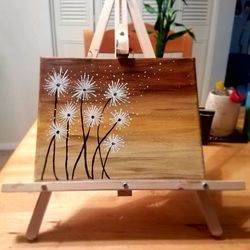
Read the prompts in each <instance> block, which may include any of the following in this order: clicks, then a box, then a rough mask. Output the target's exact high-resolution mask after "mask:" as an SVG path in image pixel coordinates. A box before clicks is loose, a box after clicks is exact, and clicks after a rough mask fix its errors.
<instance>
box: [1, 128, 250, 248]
mask: <svg viewBox="0 0 250 250" xmlns="http://www.w3.org/2000/svg"><path fill="white" fill-rule="evenodd" d="M35 140H36V124H35V125H34V126H33V127H32V128H31V129H30V131H29V132H28V134H27V135H26V136H25V138H24V139H23V141H22V143H21V144H20V145H19V147H18V148H17V150H16V151H15V152H14V154H13V155H12V157H11V158H10V159H9V161H8V162H7V163H6V165H5V167H4V169H3V170H2V172H1V173H0V183H9V182H11V183H12V182H25V181H28V182H30V181H32V180H33V171H34V167H33V162H34V157H35ZM204 156H205V165H206V172H207V179H215V180H217V179H218V180H242V179H243V180H245V181H246V185H247V190H246V191H237V192H236V191H230V192H229V191H227V192H218V191H216V192H215V191H214V192H211V197H212V200H213V203H214V205H215V207H216V210H217V212H218V216H219V219H220V221H221V224H222V227H223V229H224V236H223V237H222V238H221V239H219V240H218V239H214V238H212V237H210V236H209V233H208V230H207V226H206V223H205V221H204V218H203V216H202V214H201V211H200V209H199V207H198V203H197V202H196V196H195V195H194V193H193V192H192V191H134V192H133V196H132V197H117V193H116V192H115V191H103V192H97V191H95V192H94V191H88V192H87V191H85V192H57V193H53V195H52V199H51V201H50V204H49V206H48V209H47V212H46V214H45V218H44V221H43V224H42V227H41V231H40V235H39V237H38V240H37V241H36V242H35V243H29V242H27V240H26V238H25V231H26V229H27V226H28V223H29V220H30V217H31V214H32V211H33V208H34V206H35V203H36V199H37V197H38V194H37V193H0V249H133V250H136V249H192V250H193V249H202V250H204V249H241V250H242V249H250V175H249V173H250V157H249V156H250V144H213V145H209V146H206V147H204Z"/></svg>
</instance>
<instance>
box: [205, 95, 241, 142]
mask: <svg viewBox="0 0 250 250" xmlns="http://www.w3.org/2000/svg"><path fill="white" fill-rule="evenodd" d="M205 109H210V110H214V111H215V114H214V118H213V122H212V126H211V132H210V133H211V135H214V136H222V137H224V136H229V135H231V134H232V133H233V131H234V129H235V126H236V123H237V120H238V116H239V110H240V103H234V102H232V101H231V99H230V97H229V96H224V95H216V94H214V93H213V91H211V92H210V93H209V95H208V98H207V101H206V105H205Z"/></svg>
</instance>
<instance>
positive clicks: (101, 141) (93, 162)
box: [91, 122, 117, 179]
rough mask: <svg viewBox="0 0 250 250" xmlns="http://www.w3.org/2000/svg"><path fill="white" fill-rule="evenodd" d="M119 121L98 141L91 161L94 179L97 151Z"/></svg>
mask: <svg viewBox="0 0 250 250" xmlns="http://www.w3.org/2000/svg"><path fill="white" fill-rule="evenodd" d="M116 124H117V122H116V123H115V124H114V125H113V126H112V127H111V129H110V130H109V131H108V132H107V134H106V135H105V136H104V137H103V138H102V139H101V140H100V142H99V143H98V145H97V147H96V149H95V152H94V155H93V158H92V163H91V178H92V179H94V164H95V157H96V154H97V151H98V150H99V149H100V146H101V144H102V143H103V141H104V140H105V139H106V138H107V137H108V135H109V134H110V133H111V131H112V130H113V129H114V128H115V126H116Z"/></svg>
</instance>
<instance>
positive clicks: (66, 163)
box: [65, 121, 69, 180]
mask: <svg viewBox="0 0 250 250" xmlns="http://www.w3.org/2000/svg"><path fill="white" fill-rule="evenodd" d="M68 153H69V121H67V136H66V156H65V173H66V179H67V180H69V171H68Z"/></svg>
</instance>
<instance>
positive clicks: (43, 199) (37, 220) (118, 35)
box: [2, 0, 245, 240]
mask: <svg viewBox="0 0 250 250" xmlns="http://www.w3.org/2000/svg"><path fill="white" fill-rule="evenodd" d="M114 4H115V41H114V42H115V48H116V51H115V57H120V56H127V55H128V53H129V46H128V30H127V10H129V11H130V14H131V17H132V20H133V22H134V26H135V29H136V33H137V35H138V39H139V42H140V45H141V47H142V51H143V54H144V57H146V58H154V57H155V55H154V51H153V48H152V46H151V43H150V40H149V37H148V35H147V31H146V28H145V26H144V23H143V20H142V18H141V16H140V14H139V8H138V6H137V2H136V0H106V1H105V3H104V6H103V10H102V13H101V15H100V20H99V23H98V25H97V28H96V32H95V35H94V37H93V41H92V43H91V46H90V49H89V52H88V58H96V57H97V56H98V53H99V49H100V46H101V42H102V38H103V35H104V31H105V28H106V26H107V23H108V19H109V16H110V13H111V10H112V7H113V5H114ZM243 189H245V183H244V182H243V181H207V180H108V181H104V180H93V181H92V180H91V181H89V180H88V181H60V182H33V183H11V184H3V185H2V191H3V192H40V195H39V198H38V200H37V203H36V206H35V208H34V211H33V215H32V217H31V220H30V223H29V226H28V229H27V232H26V237H27V239H29V240H34V239H36V238H37V235H38V233H39V229H40V226H41V223H42V220H43V216H44V214H45V211H46V208H47V205H48V203H49V200H50V197H51V194H52V192H54V191H84V190H118V195H120V196H121V195H132V190H191V191H194V192H195V193H196V194H197V197H198V200H199V202H200V205H201V208H202V211H203V214H204V216H205V219H206V222H207V225H208V228H209V231H210V233H211V235H213V236H217V237H218V236H221V235H222V228H221V226H220V223H219V220H218V218H217V215H216V212H215V210H214V208H213V205H212V202H211V200H210V198H209V193H208V192H209V190H243Z"/></svg>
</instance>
